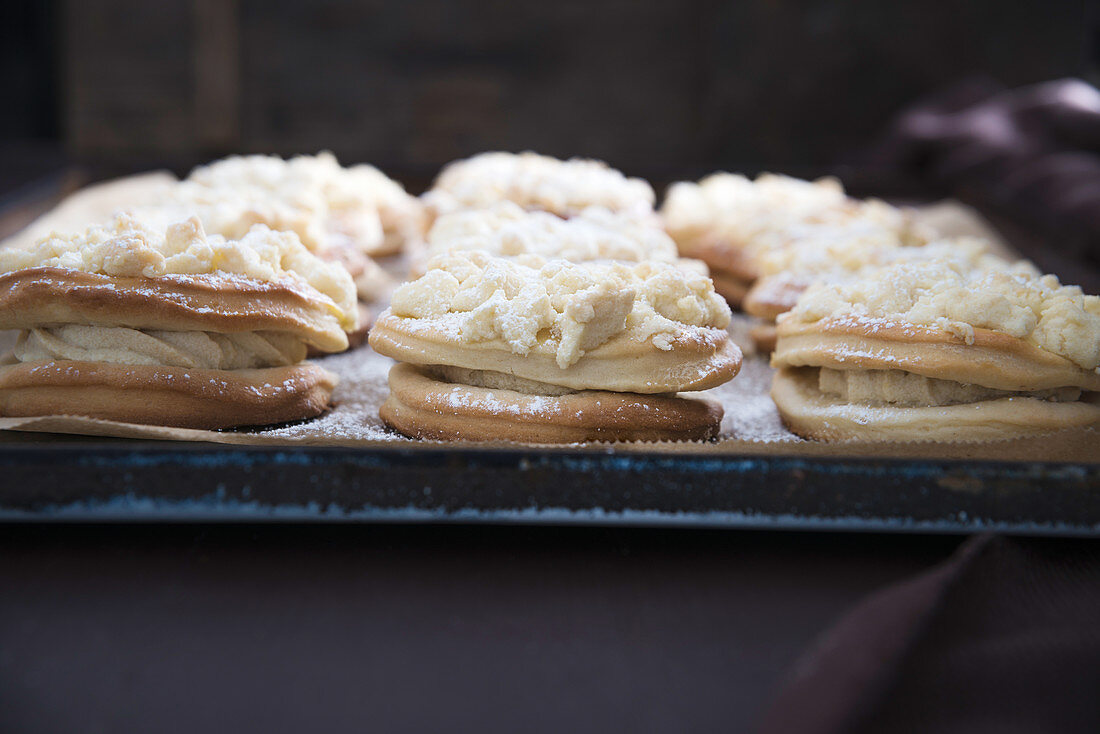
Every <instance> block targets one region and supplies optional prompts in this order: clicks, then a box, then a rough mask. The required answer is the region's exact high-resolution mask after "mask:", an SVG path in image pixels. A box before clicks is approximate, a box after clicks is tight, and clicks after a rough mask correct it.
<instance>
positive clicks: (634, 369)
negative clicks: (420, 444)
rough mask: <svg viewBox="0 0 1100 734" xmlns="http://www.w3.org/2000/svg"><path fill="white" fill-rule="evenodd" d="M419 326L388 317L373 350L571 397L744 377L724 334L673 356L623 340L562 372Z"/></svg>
mask: <svg viewBox="0 0 1100 734" xmlns="http://www.w3.org/2000/svg"><path fill="white" fill-rule="evenodd" d="M417 321H418V320H416V319H404V318H401V317H399V316H394V315H393V313H392V312H390V311H388V310H387V311H386V312H384V313H383V314H382V315H381V316H379V317H378V320H377V321H376V322H375V324H374V326H373V327H372V328H371V331H370V345H371V348H373V349H374V351H376V352H378V353H379V354H383V355H385V356H387V357H391V358H393V359H395V360H397V361H398V362H409V363H412V364H422V365H432V364H446V365H451V366H453V367H464V368H466V369H473V370H487V371H491V372H504V373H506V374H510V375H515V376H517V377H522V378H524V379H527V380H534V381H535V382H545V383H547V384H550V385H558V386H560V387H568V388H571V389H574V390H591V389H596V390H609V391H614V392H633V393H646V394H652V393H670V392H679V391H682V390H707V389H710V388H712V387H717V386H718V385H721V384H722V383H724V382H727V381H729V380H730V379H732V378H733V377H734V375H736V374H737V372H738V371H739V370H740V369H741V350H740V349H738V347H737V345H736V344H734V343H733V342H732V341H731V340H730V338H729V333H728V332H727V331H726V330H725V329H698V330H696V332H695V333H692V334H689V333H685V334H683V335H681V336H679V337H677V339H676V340H675V341H674V342H673V344H672V349H670V350H668V351H662V350H660V349H657V348H656V347H654V346H653V345H652V344H650V343H648V342H640V341H638V340H636V339H632V338H630V337H629V335H627V334H622V335H620V336H617V337H613V338H612V339H610V340H609V341H607V342H605V343H603V344H601V345H600V346H598V347H596V348H595V349H590V350H588V352H586V353H585V355H584V356H583V357H582V358H581V359H580V360H579V361H577V362H576V363H574V364H572V365H570V366H569V367H566V368H565V369H562V368H561V367H559V366H558V363H557V361H556V360H555V358H554V355H553V354H552V353H550V352H548V351H539V350H537V349H536V350H532V351H530V352H529V353H527V354H516V353H514V352H513V351H512V350H511V348H510V347H509V346H508V345H507V344H503V343H500V342H478V343H468V342H463V341H462V340H461V338H460V337H459V336H457V335H456V334H454V333H447V332H446V330H445V329H443V328H431V327H430V326H429V325H427V324H420V323H416V322H417Z"/></svg>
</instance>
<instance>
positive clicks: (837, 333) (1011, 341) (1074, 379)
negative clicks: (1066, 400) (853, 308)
mask: <svg viewBox="0 0 1100 734" xmlns="http://www.w3.org/2000/svg"><path fill="white" fill-rule="evenodd" d="M777 333H778V340H777V343H776V347H775V353H774V354H772V366H773V367H832V368H835V369H842V370H844V369H864V370H904V371H906V372H913V373H915V374H918V375H924V376H925V377H933V378H936V379H940V380H952V381H954V382H961V383H963V384H964V385H982V386H984V387H991V388H995V389H998V390H1011V391H1014V392H1030V391H1034V390H1048V389H1051V388H1057V387H1079V388H1081V389H1082V390H1088V391H1092V392H1100V374H1098V373H1097V372H1095V371H1092V370H1086V369H1083V368H1082V367H1079V366H1078V365H1076V364H1074V363H1073V362H1070V361H1069V360H1068V359H1066V358H1065V357H1062V356H1059V355H1057V354H1054V353H1052V352H1047V351H1045V350H1042V349H1040V348H1039V347H1036V346H1034V345H1032V344H1029V343H1028V342H1025V341H1024V340H1022V339H1018V338H1016V337H1013V336H1009V335H1008V334H1002V333H998V332H993V331H989V330H988V329H975V330H974V338H973V341H972V343H970V344H967V343H966V341H965V340H963V339H962V338H960V337H958V336H955V335H953V334H950V333H948V332H946V331H941V330H938V329H932V328H928V327H924V326H916V325H914V324H901V323H890V322H885V321H873V320H872V321H861V320H859V319H855V318H853V319H846V320H833V321H829V320H822V321H818V322H815V323H810V324H807V323H800V322H795V321H792V320H791V319H789V318H788V319H783V320H781V321H780V323H779V325H778V327H777Z"/></svg>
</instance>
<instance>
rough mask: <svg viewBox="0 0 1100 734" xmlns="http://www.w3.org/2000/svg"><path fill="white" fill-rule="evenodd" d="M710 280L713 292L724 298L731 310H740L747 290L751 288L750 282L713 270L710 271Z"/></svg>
mask: <svg viewBox="0 0 1100 734" xmlns="http://www.w3.org/2000/svg"><path fill="white" fill-rule="evenodd" d="M710 279H711V281H712V282H713V283H714V290H715V292H716V293H717V294H718V295H720V296H722V298H725V299H726V303H728V304H729V305H730V306H731V307H733V308H741V304H742V302H743V301H744V300H745V296H746V295H748V292H749V288H751V287H752V281H748V280H742V279H741V278H738V277H737V276H736V275H730V274H729V273H726V272H723V271H721V270H715V269H713V268H712V269H711V271H710Z"/></svg>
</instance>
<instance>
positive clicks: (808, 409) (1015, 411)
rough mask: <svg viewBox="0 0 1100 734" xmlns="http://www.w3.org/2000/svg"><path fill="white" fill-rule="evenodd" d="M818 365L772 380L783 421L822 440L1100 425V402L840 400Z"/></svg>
mask: <svg viewBox="0 0 1100 734" xmlns="http://www.w3.org/2000/svg"><path fill="white" fill-rule="evenodd" d="M817 380H818V376H817V370H816V369H791V368H784V369H781V370H779V372H778V373H777V374H776V376H775V379H774V381H773V382H772V390H771V395H772V400H774V401H775V405H776V407H777V408H778V409H779V414H780V416H782V418H783V422H784V423H786V424H787V427H788V428H790V429H791V431H793V432H794V433H797V434H798V435H800V436H802V437H804V438H813V439H818V440H821V441H844V440H862V441H941V442H949V443H965V442H977V441H996V440H1003V439H1010V438H1020V437H1024V436H1035V435H1039V434H1043V433H1050V432H1053V431H1058V430H1062V429H1065V428H1079V427H1087V426H1093V425H1100V402H1098V401H1097V399H1096V396H1095V395H1093V397H1092V399H1091V400H1080V401H1077V402H1072V403H1057V402H1051V401H1047V400H1039V399H1037V398H1028V397H1011V398H1000V399H997V400H983V401H979V402H976V403H962V404H959V405H944V406H929V407H898V406H891V405H864V404H849V403H844V402H841V401H840V399H839V398H836V397H835V396H832V395H827V394H825V393H822V392H821V391H820V390H819V389H818V387H817Z"/></svg>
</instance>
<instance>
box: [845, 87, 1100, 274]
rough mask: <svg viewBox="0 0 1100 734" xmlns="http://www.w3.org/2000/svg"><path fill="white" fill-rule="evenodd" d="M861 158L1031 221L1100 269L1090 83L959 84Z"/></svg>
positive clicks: (907, 115)
mask: <svg viewBox="0 0 1100 734" xmlns="http://www.w3.org/2000/svg"><path fill="white" fill-rule="evenodd" d="M859 158H860V162H859V164H858V165H859V166H863V167H866V168H867V169H868V170H874V171H877V172H879V174H880V175H884V174H886V173H887V172H891V171H892V172H893V175H894V176H895V177H899V178H901V179H904V180H916V181H922V182H924V183H925V184H926V185H931V186H932V187H933V188H935V189H936V190H937V191H938V192H939V193H940V194H945V193H951V194H953V195H955V196H957V197H958V198H961V199H962V200H964V201H966V202H967V203H970V204H972V205H976V206H979V207H980V208H982V209H985V210H988V211H989V212H996V213H999V214H1001V215H1003V216H1005V217H1007V218H1009V219H1012V220H1015V221H1017V222H1018V223H1021V224H1025V225H1027V226H1028V227H1029V228H1030V229H1032V230H1034V231H1035V232H1036V233H1038V234H1040V235H1042V237H1043V238H1044V239H1045V240H1046V243H1045V246H1046V247H1047V248H1053V249H1055V250H1057V251H1060V252H1061V254H1062V255H1063V256H1065V257H1068V258H1070V259H1072V260H1074V261H1077V262H1082V261H1083V262H1085V263H1088V265H1089V267H1090V268H1091V269H1092V270H1096V269H1098V268H1100V90H1098V89H1097V88H1096V87H1093V86H1092V85H1090V84H1088V83H1087V82H1085V81H1082V80H1080V79H1060V80H1057V81H1051V82H1044V83H1042V84H1035V85H1031V86H1026V87H1020V88H1017V89H1007V88H1005V87H1003V86H1002V85H1000V84H998V83H996V82H993V81H991V80H988V79H980V78H975V79H969V80H966V81H963V82H959V83H958V84H956V85H954V86H951V87H949V88H947V89H944V90H943V91H941V92H939V93H936V94H933V95H930V96H928V97H926V98H924V99H921V100H919V101H917V102H916V103H915V104H913V105H912V106H911V107H909V108H908V109H906V110H903V111H902V112H901V113H900V114H899V115H898V116H897V118H896V119H895V120H894V121H893V122H892V123H891V125H890V127H889V129H888V131H887V132H886V134H885V135H883V136H882V138H881V139H880V140H878V141H877V142H876V143H875V144H873V145H872V146H871V147H870V149H869V150H867V151H865V152H864V153H863V154H862V155H861V156H859ZM1075 282H1080V281H1075ZM1082 285H1084V284H1083V283H1082Z"/></svg>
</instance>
